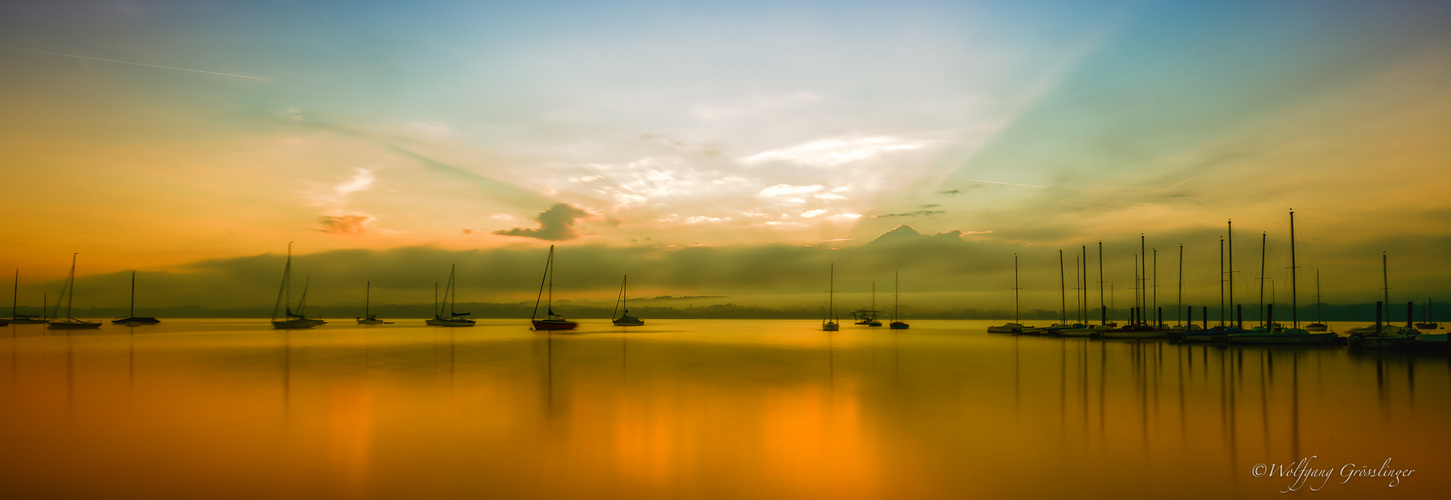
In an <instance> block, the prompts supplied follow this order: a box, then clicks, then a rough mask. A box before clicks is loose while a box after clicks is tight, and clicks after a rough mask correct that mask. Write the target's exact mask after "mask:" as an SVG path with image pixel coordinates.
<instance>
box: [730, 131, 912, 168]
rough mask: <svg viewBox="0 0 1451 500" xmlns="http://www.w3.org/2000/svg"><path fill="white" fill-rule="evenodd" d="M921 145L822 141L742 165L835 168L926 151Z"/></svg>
mask: <svg viewBox="0 0 1451 500" xmlns="http://www.w3.org/2000/svg"><path fill="white" fill-rule="evenodd" d="M922 147H923V144H922V143H920V142H909V141H903V140H900V139H896V138H893V137H867V138H862V139H822V140H817V141H812V142H808V143H805V144H798V145H795V146H791V147H788V148H782V149H772V150H769V151H762V152H760V153H756V154H754V155H751V156H747V157H745V158H742V159H741V162H742V163H748V164H749V163H762V162H769V161H788V162H794V163H800V164H803V165H812V166H818V167H831V166H836V165H841V164H843V163H850V162H854V161H858V160H863V159H867V158H872V157H875V156H878V155H881V154H882V153H887V152H891V151H910V150H917V149H922Z"/></svg>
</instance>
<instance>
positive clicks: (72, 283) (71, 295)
mask: <svg viewBox="0 0 1451 500" xmlns="http://www.w3.org/2000/svg"><path fill="white" fill-rule="evenodd" d="M77 255H80V253H79V252H77V253H73V254H71V275H70V277H69V278H66V290H67V292H68V293H66V299H65V317H66V318H67V319H69V318H70V317H71V305H72V303H74V302H75V298H76V256H77Z"/></svg>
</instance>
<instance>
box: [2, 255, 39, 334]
mask: <svg viewBox="0 0 1451 500" xmlns="http://www.w3.org/2000/svg"><path fill="white" fill-rule="evenodd" d="M40 310H41V311H42V312H43V311H45V306H41V307H40ZM19 312H20V269H16V270H15V292H14V295H13V296H12V299H11V302H10V318H9V319H4V320H0V321H3V322H5V323H8V324H12V325H38V324H43V323H47V322H48V321H47V320H46V319H45V318H42V317H39V316H35V315H31V314H18V313H19Z"/></svg>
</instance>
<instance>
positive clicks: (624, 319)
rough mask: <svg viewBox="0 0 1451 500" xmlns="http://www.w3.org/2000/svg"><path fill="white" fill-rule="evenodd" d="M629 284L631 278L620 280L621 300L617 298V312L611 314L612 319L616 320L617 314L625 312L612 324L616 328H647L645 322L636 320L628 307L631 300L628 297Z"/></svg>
mask: <svg viewBox="0 0 1451 500" xmlns="http://www.w3.org/2000/svg"><path fill="white" fill-rule="evenodd" d="M629 283H630V277H629V276H625V277H624V279H622V280H620V296H619V298H616V299H615V310H614V312H611V313H610V317H611V318H614V317H615V313H616V312H620V311H621V310H623V311H624V314H621V315H620V317H618V318H615V319H614V320H613V321H611V322H612V323H614V324H615V326H645V322H644V321H640V318H636V317H634V316H631V315H630V308H629V306H628V305H627V302H628V300H629V299H628V298H627V296H628V286H627V285H629Z"/></svg>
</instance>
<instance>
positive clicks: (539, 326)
mask: <svg viewBox="0 0 1451 500" xmlns="http://www.w3.org/2000/svg"><path fill="white" fill-rule="evenodd" d="M539 281H540V282H539V297H535V298H534V312H533V313H532V314H530V315H529V321H530V322H531V323H533V325H534V329H535V330H573V329H575V328H576V327H578V326H579V323H575V322H573V321H570V320H567V319H564V316H560V315H558V314H554V245H549V259H548V260H546V261H544V278H543V279H541V280H539ZM546 283H547V284H548V286H549V301H548V302H545V305H544V310H545V313H546V314H545V317H544V319H538V318H539V299H541V298H544V287H545V284H546Z"/></svg>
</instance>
